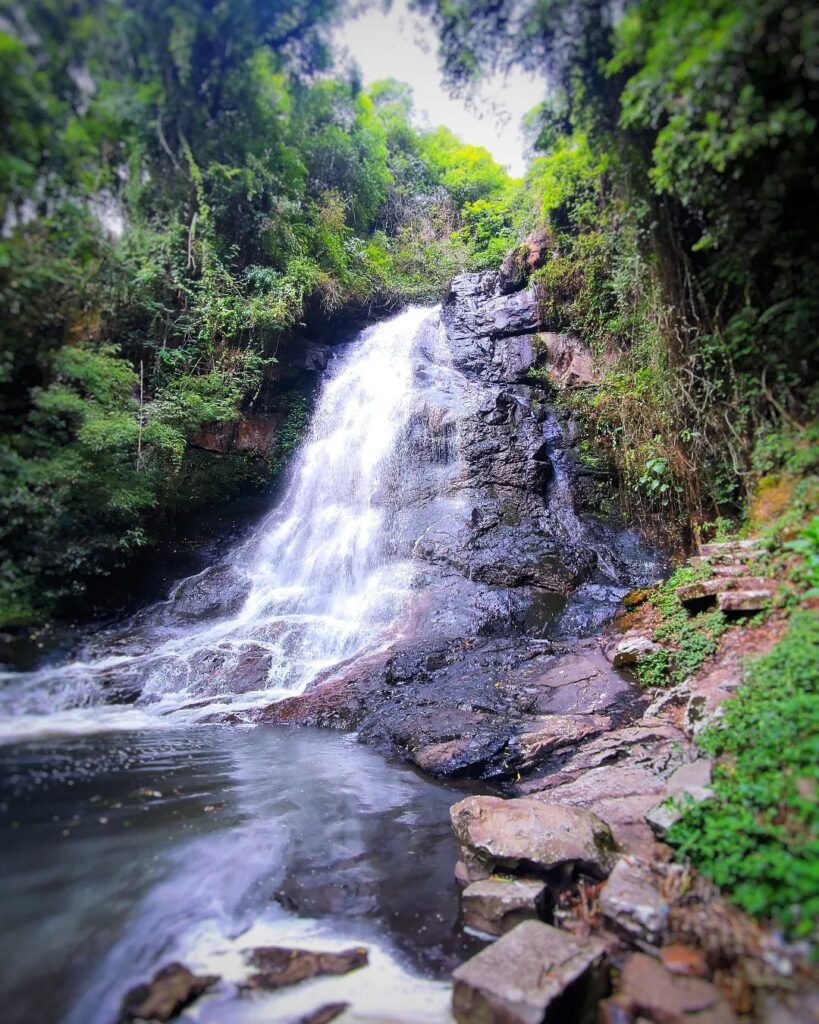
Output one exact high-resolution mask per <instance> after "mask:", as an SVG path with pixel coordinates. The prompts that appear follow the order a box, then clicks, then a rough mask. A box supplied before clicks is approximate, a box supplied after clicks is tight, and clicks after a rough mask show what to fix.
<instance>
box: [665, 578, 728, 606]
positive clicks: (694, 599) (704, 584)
mask: <svg viewBox="0 0 819 1024" xmlns="http://www.w3.org/2000/svg"><path fill="white" fill-rule="evenodd" d="M730 585H731V580H730V579H726V578H725V577H716V578H713V579H707V580H697V581H696V582H695V583H686V584H685V586H682V587H677V589H676V591H675V593H676V595H677V598H678V599H679V601H680V603H681V604H683V605H685V606H686V607H687V608H689V607H698V606H700V605H704V604H706V603H708V602H711V603H714V602H715V601H716V597H717V594H718V593H720V591H722V590H726V589H727V588H728V587H729V586H730Z"/></svg>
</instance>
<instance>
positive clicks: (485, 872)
mask: <svg viewBox="0 0 819 1024" xmlns="http://www.w3.org/2000/svg"><path fill="white" fill-rule="evenodd" d="M450 817H451V818H452V828H453V830H454V832H455V836H456V838H457V839H458V842H459V843H460V846H461V853H462V857H461V859H462V861H463V862H464V864H465V866H466V869H467V872H468V874H469V878H470V880H471V881H479V880H481V879H482V878H487V877H488V876H489V875H490V874H492V873H494V872H495V871H496V870H497V869H506V870H510V871H515V870H517V869H524V870H528V871H530V872H531V871H532V870H533V869H534V870H535V871H542V872H550V871H553V870H554V869H557V868H561V869H563V870H564V871H567V872H568V873H569V874H571V873H572V872H573V871H575V870H578V871H582V872H584V873H587V874H590V875H594V876H595V877H597V878H605V877H606V875H607V874H608V873H609V871H610V870H611V868H612V867H613V865H614V862H615V860H616V855H615V852H614V851H615V845H614V839H613V838H612V834H611V829H610V828H609V826H608V825H607V824H606V823H605V821H602V820H601V819H600V818H599V817H598V816H597V815H596V814H592V813H591V812H590V811H586V810H582V809H580V808H575V807H562V806H559V805H553V804H548V803H545V802H543V801H541V800H526V799H522V800H502V799H500V798H498V797H493V796H470V797H467V798H466V799H465V800H461V801H460V803H457V804H455V806H454V807H452V808H450Z"/></svg>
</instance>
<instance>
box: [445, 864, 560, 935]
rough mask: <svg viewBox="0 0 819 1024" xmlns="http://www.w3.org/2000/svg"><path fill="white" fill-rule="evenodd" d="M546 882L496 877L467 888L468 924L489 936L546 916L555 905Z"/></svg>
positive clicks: (464, 900)
mask: <svg viewBox="0 0 819 1024" xmlns="http://www.w3.org/2000/svg"><path fill="white" fill-rule="evenodd" d="M551 902H552V900H551V896H550V893H549V890H548V888H547V886H546V884H545V883H544V882H543V881H540V880H538V879H532V878H507V877H499V876H493V877H490V878H487V879H485V880H483V881H481V882H473V883H472V884H471V885H468V886H467V887H466V889H464V891H463V895H462V897H461V906H462V908H463V916H464V923H465V924H466V925H467V927H469V928H474V929H475V931H478V932H483V933H485V934H486V935H502V934H503V933H504V932H508V931H510V930H511V929H512V928H514V927H515V926H516V925H518V924H520V923H521V921H525V920H529V919H538V918H542V917H543V916H544V915H545V913H546V911H547V910H548V909H549V908H550V906H551Z"/></svg>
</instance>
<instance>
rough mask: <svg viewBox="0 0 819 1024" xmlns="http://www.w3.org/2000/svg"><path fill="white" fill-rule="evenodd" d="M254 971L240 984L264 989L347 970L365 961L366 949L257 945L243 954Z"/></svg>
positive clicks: (358, 947)
mask: <svg viewBox="0 0 819 1024" xmlns="http://www.w3.org/2000/svg"><path fill="white" fill-rule="evenodd" d="M247 961H248V963H249V964H250V965H251V967H254V968H256V972H255V973H254V974H251V975H250V977H249V978H248V979H247V980H246V981H245V982H243V983H242V986H241V987H242V988H250V989H254V988H258V989H264V990H266V991H269V990H273V989H278V988H286V987H287V986H288V985H298V984H299V982H302V981H306V980H307V979H308V978H318V977H322V976H324V975H328V974H347V973H349V972H350V971H354V970H355V969H356V968H358V967H364V966H365V965H366V964H367V962H368V954H367V950H366V949H364V948H363V947H361V946H356V947H354V948H352V949H345V950H342V952H340V953H316V952H314V951H313V950H310V949H287V948H284V947H280V946H259V947H258V948H257V949H253V950H251V951H250V953H249V955H248V957H247Z"/></svg>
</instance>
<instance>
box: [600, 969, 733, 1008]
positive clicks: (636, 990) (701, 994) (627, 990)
mask: <svg viewBox="0 0 819 1024" xmlns="http://www.w3.org/2000/svg"><path fill="white" fill-rule="evenodd" d="M615 1010H619V1011H620V1012H621V1013H622V1014H623V1016H620V1017H617V1016H616V1015H614V1011H615ZM603 1012H604V1013H608V1015H609V1019H610V1020H623V1021H626V1022H631V1021H636V1020H637V1019H638V1018H641V1019H643V1020H645V1021H650V1022H652V1024H695V1022H696V1024H736V1017H735V1016H734V1013H733V1011H732V1010H731V1008H730V1006H729V1005H728V1003H727V1002H726V1001H725V1000H724V999H723V997H722V995H721V994H720V992H719V991H718V990H717V989H716V988H715V987H714V986H713V985H711V984H710V983H709V982H707V981H704V980H703V979H701V978H686V977H680V976H678V975H674V974H672V973H671V972H670V971H667V970H666V969H665V967H663V965H662V964H661V963H660V962H659V961H658V960H655V959H654V958H653V957H650V956H646V955H645V954H644V953H635V954H633V955H632V956H631V957H629V959H628V960H627V961H626V964H625V966H624V968H623V971H622V974H621V977H620V984H619V990H618V991H617V993H616V994H615V996H614V997H613V998H612V999H610V1000H607V1001H606V1004H604V1011H603ZM604 1019H605V1018H604Z"/></svg>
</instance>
